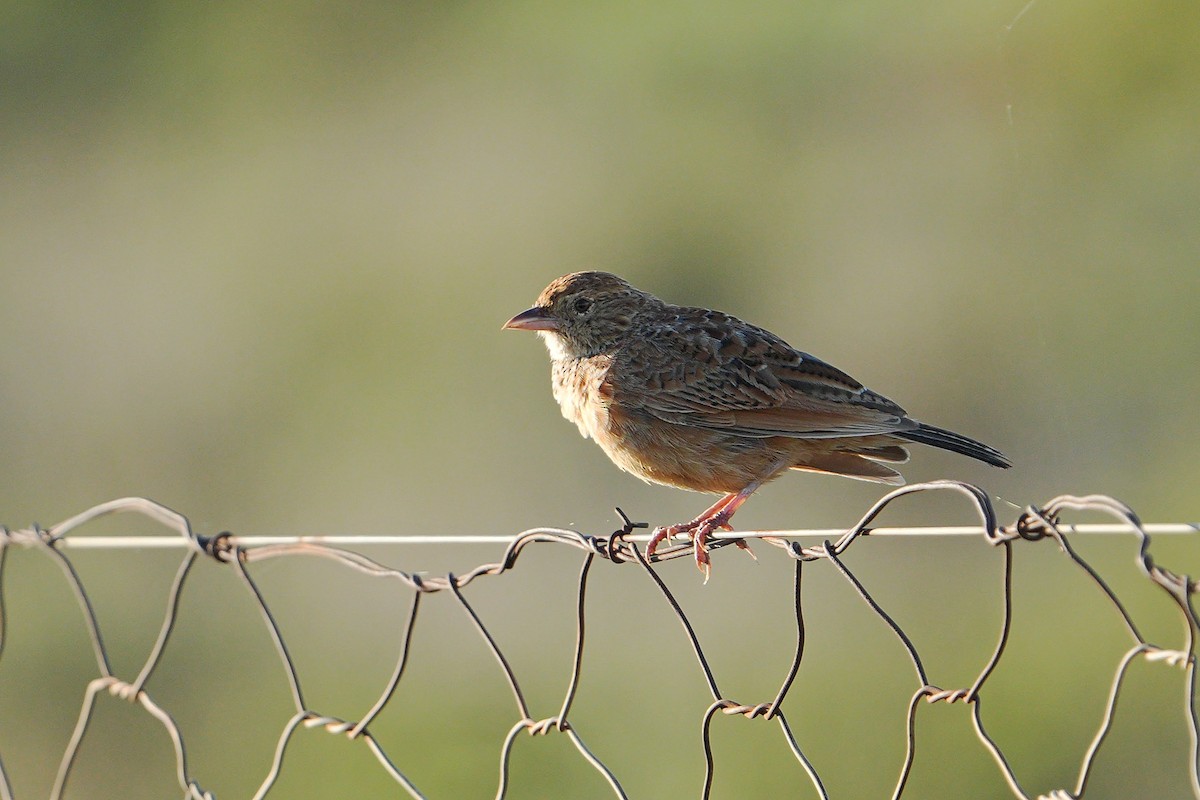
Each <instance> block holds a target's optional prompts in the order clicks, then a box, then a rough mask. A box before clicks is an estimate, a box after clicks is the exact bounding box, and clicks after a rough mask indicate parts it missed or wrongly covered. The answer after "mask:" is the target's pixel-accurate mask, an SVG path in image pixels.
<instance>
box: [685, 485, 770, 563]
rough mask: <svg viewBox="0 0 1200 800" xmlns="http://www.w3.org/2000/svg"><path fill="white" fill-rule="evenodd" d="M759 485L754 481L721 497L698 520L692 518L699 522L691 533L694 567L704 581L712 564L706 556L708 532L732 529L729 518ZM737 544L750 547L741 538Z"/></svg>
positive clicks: (745, 547) (747, 548)
mask: <svg viewBox="0 0 1200 800" xmlns="http://www.w3.org/2000/svg"><path fill="white" fill-rule="evenodd" d="M761 485H762V482H761V481H756V482H755V483H752V484H750V485H749V486H747V487H746V488H745V489H742V490H741V491H740V492H737V493H735V494H731V495H727V496H726V497H723V498H721V502H720V503H718V504H717V505H716V506H714V507H713V508H710V509H709V510H708V511H706V512H705V513H704V514H702V515H701V516H700V518H699V519H698V520H694V521H695V522H698V523H699V524H697V525H696V528H695V532H694V533H693V534H692V547H693V549H694V551H695V554H696V567H697V568H699V570H700V571H701V572H703V573H704V582H705V583H708V576H709V574H710V573H711V571H712V564H711V562H710V561H709V558H708V536H709V534H711V533H714V532H715V531H722V530H724V531H731V530H733V528H732V527H730V525H729V520H730V518H731V517H732V516H733V515H734V513H736V512H737V510H738V509H739V508H741V505H742V503H744V502H746V500H747V499H748V498H749V497H750V495H752V494H754V490H755V489H757V488H758V487H759V486H761ZM714 509H715V510H714ZM738 544H739V546H741V547H743V548H744V549H746V550H749V549H750V548H749V547H747V546H745V545H746V543H745V542H742V541H741V540H738ZM751 555H753V553H751Z"/></svg>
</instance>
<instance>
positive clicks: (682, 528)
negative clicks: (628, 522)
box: [504, 272, 1011, 577]
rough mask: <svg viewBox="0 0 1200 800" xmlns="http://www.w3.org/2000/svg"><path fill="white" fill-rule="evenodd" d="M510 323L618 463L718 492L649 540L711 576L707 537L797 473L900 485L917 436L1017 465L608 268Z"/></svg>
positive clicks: (749, 328) (784, 348)
mask: <svg viewBox="0 0 1200 800" xmlns="http://www.w3.org/2000/svg"><path fill="white" fill-rule="evenodd" d="M504 328H506V329H513V330H526V331H537V333H538V334H539V335H540V336H541V337H542V339H543V340H544V341H545V343H546V347H547V348H548V349H549V350H550V361H551V382H552V386H553V389H554V399H555V400H557V401H558V405H559V408H560V409H561V410H562V414H563V416H564V417H566V418H567V419H569V420H570V421H571V422H574V423H575V424H576V425H577V426H579V432H580V433H581V434H583V436H584V437H588V438H591V439H594V440H595V442H596V444H598V445H600V447H601V448H602V449H603V450H604V452H605V453H607V454H608V457H609V458H611V459H612V460H613V462H614V463H615V464H616V465H617V466H618V467H620V468H621V469H623V470H626V471H627V472H632V473H633V474H634V475H637V476H638V477H639V478H642V479H643V480H646V481H652V482H654V483H663V484H667V485H668V486H678V487H680V488H682V489H690V490H692V491H697V492H708V493H719V494H721V495H722V497H721V499H720V500H718V501H717V502H716V503H714V504H713V505H712V506H710V507H709V508H708V509H706V510H705V511H704V513H702V514H701V515H700V516H698V517H696V518H695V519H693V520H692V521H691V522H685V523H681V524H678V525H668V526H664V527H659V528H656V529H655V531H654V535H653V536H652V537H651V540H650V544H649V546H648V547H647V549H646V552H647V555H652V554H653V553H654V550H655V548H656V547H657V546H658V544H659V543H661V542H662V541H663V540H664V539H666V540H669V539H670V538H671V537H673V536H676V535H680V534H684V535H689V536H690V537H691V538H692V542H693V546H694V550H695V558H696V565H697V566H698V567H700V569H701V570H702V571H704V573H705V576H706V577H707V575H708V571H709V557H708V552H707V548H706V546H705V541H706V539H707V538H708V537H709V535H711V534H712V533H714V532H716V531H719V530H731V528H730V527H729V520H730V518H731V517H732V516H733V514H734V512H736V511H737V510H738V508H739V507H740V506H741V505H742V503H744V502H745V501H746V499H747V498H748V497H750V495H751V494H753V493H754V491H755V490H756V489H758V488H759V487H760V486H762V485H763V484H764V483H766V482H767V481H770V480H773V479H775V478H777V477H779V476H780V475H781V474H783V473H784V472H785V471H787V470H789V469H798V470H809V471H811V472H825V473H831V474H834V475H845V476H846V477H849V478H858V479H860V480H868V481H878V482H880V483H890V484H901V483H903V482H904V478H902V477H901V475H900V473H898V472H896V470H894V469H892V467H890V466H888V465H889V464H900V463H903V462H905V461H907V460H908V450H907V449H906V447H905V445H907V444H908V443H909V442H918V443H920V444H927V445H932V446H934V447H940V448H942V449H943V450H951V451H953V452H955V453H961V454H962V455H965V456H970V457H971V458H975V459H978V460H980V461H984V462H986V463H988V464H992V465H994V466H997V467H1009V466H1011V463H1010V462H1009V460H1008V459H1007V458H1005V457H1004V455H1003V454H1002V453H1000V452H999V451H998V450H995V449H993V448H991V447H988V446H987V445H986V444H982V443H980V442H977V441H975V440H974V439H969V438H967V437H966V436H962V435H960V434H957V433H952V432H951V431H948V430H944V429H942V428H936V427H934V426H932V425H927V424H926V423H924V422H918V421H917V420H915V419H911V418H910V417H909V416H908V415H907V414H906V413H905V411H904V409H903V408H901V407H900V406H898V405H896V404H895V403H893V402H892V401H891V400H889V399H887V398H886V397H884V396H883V395H881V394H876V393H875V392H873V391H871V390H870V389H867V388H866V387H864V386H863V385H862V384H861V383H859V382H858V381H856V380H854V379H853V378H851V377H850V376H849V375H847V374H846V373H844V372H842V371H841V370H839V369H837V368H835V367H832V366H830V365H829V364H826V363H825V362H824V361H821V360H820V359H817V358H814V357H813V356H811V355H809V354H808V353H804V352H801V351H800V350H796V349H795V348H793V347H792V346H791V345H789V344H788V343H787V342H785V341H783V339H780V338H779V337H778V336H776V335H775V334H773V333H771V332H770V331H767V330H764V329H763V328H759V327H757V326H755V325H751V324H750V323H748V322H744V321H742V320H740V319H738V318H737V317H733V316H730V315H729V314H723V313H721V312H720V311H712V310H709V309H707V308H686V307H682V306H675V305H671V304H669V303H664V302H663V301H662V300H659V299H658V298H657V297H655V296H653V295H651V294H647V293H646V292H643V291H640V290H638V289H635V288H634V287H633V286H631V285H630V284H629V283H627V282H626V281H624V280H622V279H621V278H618V277H617V276H616V275H611V274H609V273H607V272H575V273H572V274H570V275H564V276H562V277H561V278H558V279H556V280H554V281H553V282H551V283H550V285H549V286H547V287H546V288H545V290H544V291H542V293H541V295H539V296H538V299H537V302H536V303H535V304H534V306H533V308H530V309H529V310H527V311H522V312H521V313H520V314H517V315H516V316H515V317H513V318H512V319H510V320H509V321H508V322H506V323H504Z"/></svg>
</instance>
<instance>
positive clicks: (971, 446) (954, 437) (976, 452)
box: [894, 422, 1012, 469]
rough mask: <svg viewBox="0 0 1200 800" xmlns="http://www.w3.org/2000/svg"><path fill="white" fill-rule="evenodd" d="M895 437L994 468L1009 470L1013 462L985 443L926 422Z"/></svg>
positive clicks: (897, 433) (919, 423)
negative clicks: (977, 461)
mask: <svg viewBox="0 0 1200 800" xmlns="http://www.w3.org/2000/svg"><path fill="white" fill-rule="evenodd" d="M894 435H896V436H900V437H902V438H904V439H908V440H909V441H913V442H920V443H921V444H927V445H932V446H933V447H940V448H942V449H943V450H950V451H952V452H955V453H961V454H962V455H964V456H970V457H971V458H977V459H979V460H980V461H983V462H985V463H987V464H991V465H992V466H994V467H1002V468H1004V469H1008V468H1009V467H1011V466H1012V462H1011V461H1009V460H1008V459H1007V458H1006V457H1005V456H1004V454H1003V453H1001V452H1000V451H999V450H996V449H995V448H993V447H988V446H987V445H986V444H984V443H983V442H977V441H975V440H974V439H969V438H967V437H966V436H963V435H962V434H958V433H955V432H954V431H948V430H946V429H944V428H935V427H934V426H933V425H926V424H925V423H924V422H918V423H917V427H916V428H914V429H913V430H911V431H896V433H895V434H894Z"/></svg>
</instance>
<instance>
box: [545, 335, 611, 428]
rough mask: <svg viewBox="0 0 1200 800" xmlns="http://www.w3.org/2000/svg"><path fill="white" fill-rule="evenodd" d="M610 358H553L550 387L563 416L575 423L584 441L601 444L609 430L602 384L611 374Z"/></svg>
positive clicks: (606, 401) (606, 404) (606, 403)
mask: <svg viewBox="0 0 1200 800" xmlns="http://www.w3.org/2000/svg"><path fill="white" fill-rule="evenodd" d="M610 364H611V359H610V358H608V357H607V356H592V357H591V358H565V359H554V360H553V361H552V362H551V369H550V384H551V388H552V389H553V391H554V399H555V400H556V401H558V407H559V409H560V410H561V411H562V415H563V416H564V417H566V418H567V419H569V420H570V421H571V422H574V423H575V425H576V426H577V427H578V428H579V433H580V434H581V435H582V436H583V437H584V438H590V439H595V440H596V441H600V440H601V439H602V438H603V437H604V435H605V432H606V430H607V428H608V398H607V397H605V396H604V393H603V392H602V389H601V385H602V384H603V383H604V377H605V375H607V374H608V368H609V366H610Z"/></svg>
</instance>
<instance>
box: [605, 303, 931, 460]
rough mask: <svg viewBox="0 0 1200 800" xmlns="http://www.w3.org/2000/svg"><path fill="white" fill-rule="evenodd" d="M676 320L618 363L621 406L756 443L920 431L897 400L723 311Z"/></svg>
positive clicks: (614, 383) (680, 315)
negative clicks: (756, 440)
mask: <svg viewBox="0 0 1200 800" xmlns="http://www.w3.org/2000/svg"><path fill="white" fill-rule="evenodd" d="M674 311H675V312H677V313H676V314H675V317H674V319H672V320H668V324H664V325H661V326H657V327H655V328H653V329H649V330H647V331H646V332H645V334H644V335H643V336H641V337H640V338H639V339H638V340H637V341H636V342H635V343H634V344H632V345H630V346H629V347H628V348H626V349H625V350H624V351H623V352H622V353H621V354H620V355H619V356H618V358H617V360H616V362H615V363H614V365H613V369H612V370H610V373H609V379H608V380H607V381H606V383H607V385H606V386H605V387H604V389H605V392H606V393H607V394H609V396H610V397H611V400H612V402H613V403H614V404H619V405H621V406H623V407H625V408H627V409H641V410H643V411H644V412H645V413H648V414H651V415H653V416H655V417H658V418H659V419H662V420H664V421H667V422H673V423H676V424H681V425H691V426H696V427H702V428H709V429H713V430H721V431H726V432H729V433H734V434H737V435H740V436H749V437H768V436H790V437H798V438H812V439H817V438H840V437H847V436H868V435H872V434H881V433H894V432H897V431H903V430H908V429H910V428H914V427H916V423H914V422H912V421H911V420H909V419H908V418H907V417H906V416H905V413H904V409H902V408H901V407H900V406H898V405H896V404H895V403H893V402H892V401H891V400H888V399H887V398H886V397H884V396H882V395H879V394H876V393H875V392H872V391H870V390H869V389H867V388H865V387H864V386H863V385H862V384H861V383H859V382H858V381H856V380H854V379H853V378H851V377H850V376H849V375H847V374H846V373H844V372H842V371H841V370H839V369H837V368H836V367H833V366H830V365H829V364H826V363H825V362H824V361H821V360H820V359H818V358H815V357H814V356H811V355H809V354H807V353H802V352H800V351H799V350H795V349H794V348H792V347H791V346H790V345H788V344H787V343H786V342H785V341H783V340H782V339H780V338H779V337H778V336H776V335H774V334H773V333H771V332H770V331H767V330H764V329H762V328H759V327H756V326H754V325H750V324H749V323H746V322H743V321H741V320H739V319H737V318H735V317H730V316H728V315H726V314H722V313H720V312H715V311H707V310H705V309H688V308H680V309H674ZM614 373H615V374H614ZM614 378H617V379H614Z"/></svg>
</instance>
